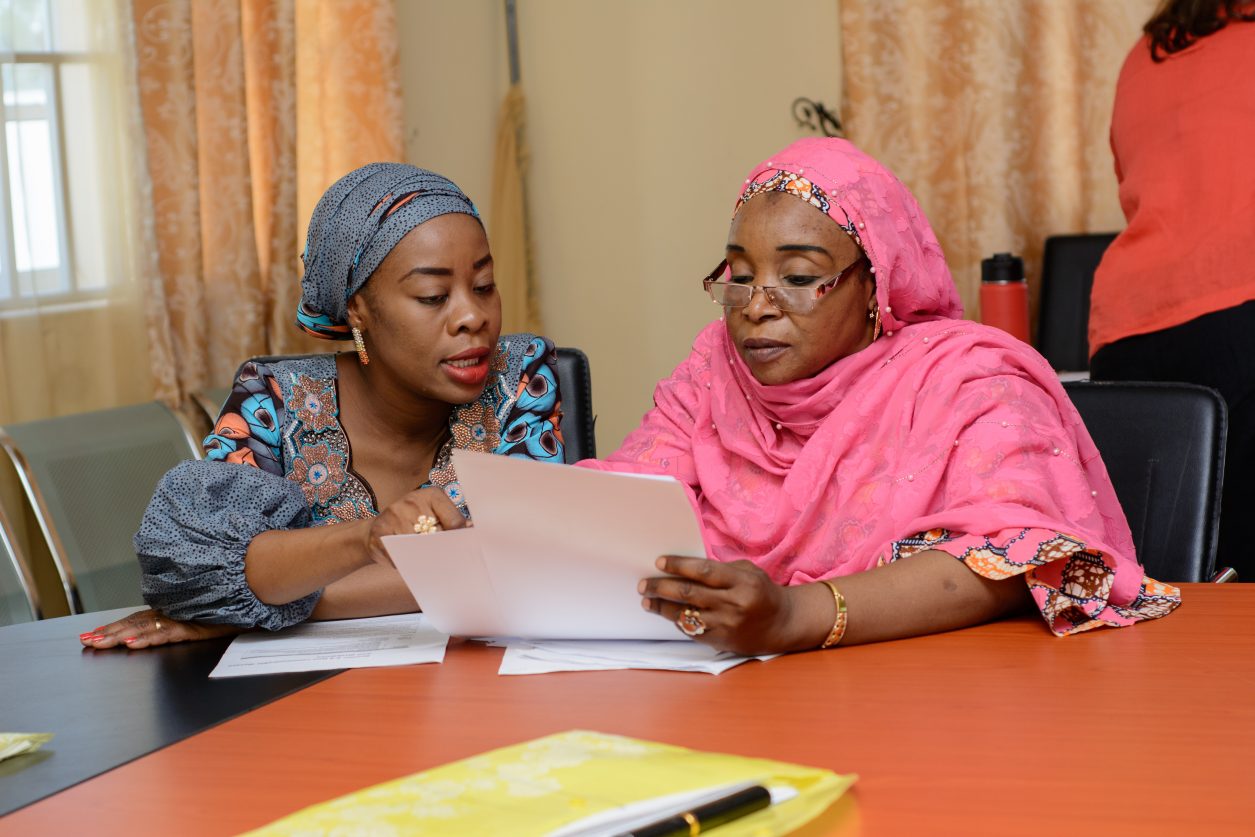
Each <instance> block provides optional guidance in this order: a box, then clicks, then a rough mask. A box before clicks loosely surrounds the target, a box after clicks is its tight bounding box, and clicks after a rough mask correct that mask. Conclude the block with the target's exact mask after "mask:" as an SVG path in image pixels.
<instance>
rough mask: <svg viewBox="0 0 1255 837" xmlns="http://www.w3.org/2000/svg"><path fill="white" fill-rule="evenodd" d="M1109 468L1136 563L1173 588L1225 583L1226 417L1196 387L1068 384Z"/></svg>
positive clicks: (1216, 398) (1209, 392) (1208, 392)
mask: <svg viewBox="0 0 1255 837" xmlns="http://www.w3.org/2000/svg"><path fill="white" fill-rule="evenodd" d="M1063 386H1064V389H1065V390H1067V393H1068V396H1069V397H1071V399H1072V403H1073V404H1075V405H1076V409H1077V411H1078V412H1079V413H1080V414H1081V418H1082V419H1083V420H1084V422H1085V427H1086V428H1087V429H1088V430H1089V434H1090V436H1092V437H1093V439H1094V444H1095V445H1097V446H1098V451H1099V453H1101V454H1102V459H1103V462H1104V463H1106V465H1107V473H1108V474H1109V475H1110V476H1111V482H1112V484H1113V485H1114V486H1115V489H1116V496H1117V497H1119V498H1120V505H1121V506H1122V507H1123V508H1124V513H1125V515H1126V516H1127V517H1128V521H1129V528H1130V529H1132V531H1133V543H1134V545H1135V546H1136V548H1137V556H1138V559H1139V560H1141V562H1142V564H1143V565H1144V566H1145V567H1146V574H1147V575H1149V576H1150V577H1151V578H1155V579H1158V580H1159V581H1167V582H1190V581H1211V580H1217V581H1227V580H1230V577H1231V576H1232V571H1231V570H1230V571H1225V572H1222V573H1220V574H1217V573H1215V565H1216V544H1217V530H1218V528H1219V523H1220V493H1221V487H1222V486H1223V484H1224V451H1225V433H1226V427H1227V422H1228V413H1227V411H1226V408H1225V403H1224V400H1223V399H1222V398H1221V397H1220V394H1219V393H1218V392H1216V391H1215V390H1213V389H1209V388H1207V387H1201V386H1196V385H1194V384H1163V383H1138V382H1115V383H1094V382H1090V381H1077V382H1070V383H1066V384H1064V385H1063Z"/></svg>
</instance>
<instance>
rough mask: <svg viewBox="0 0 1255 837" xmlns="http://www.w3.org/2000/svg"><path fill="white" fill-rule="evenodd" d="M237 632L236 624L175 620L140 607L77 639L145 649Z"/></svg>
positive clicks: (88, 643)
mask: <svg viewBox="0 0 1255 837" xmlns="http://www.w3.org/2000/svg"><path fill="white" fill-rule="evenodd" d="M239 632H240V628H239V627H237V626H235V625H211V624H209V623H207V622H177V621H175V620H174V619H171V618H170V617H168V616H162V615H161V614H160V613H158V612H157V611H155V610H141V611H139V612H138V613H132V614H131V615H130V616H124V617H123V618H121V619H119V620H118V621H116V622H110V623H109V624H108V625H102V626H101V627H99V628H97V629H96V630H94V631H89V632H87V633H85V634H80V635H79V638H78V639H79V642H81V643H83V644H84V645H85V646H87V647H88V648H116V647H117V646H119V645H121V646H123V647H126V648H148V647H149V646H151V645H169V644H170V643H172V642H189V641H191V640H197V639H213V638H214V637H218V636H228V635H230V634H236V633H239Z"/></svg>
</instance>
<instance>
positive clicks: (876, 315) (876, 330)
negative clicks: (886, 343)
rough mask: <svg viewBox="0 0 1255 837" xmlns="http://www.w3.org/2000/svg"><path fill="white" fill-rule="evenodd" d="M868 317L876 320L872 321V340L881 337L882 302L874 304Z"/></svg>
mask: <svg viewBox="0 0 1255 837" xmlns="http://www.w3.org/2000/svg"><path fill="white" fill-rule="evenodd" d="M867 319H869V320H874V322H873V323H872V341H873V342H875V340H876V338H878V337H880V304H879V303H877V304H876V305H875V306H873V308H872V310H870V311H868V312H867Z"/></svg>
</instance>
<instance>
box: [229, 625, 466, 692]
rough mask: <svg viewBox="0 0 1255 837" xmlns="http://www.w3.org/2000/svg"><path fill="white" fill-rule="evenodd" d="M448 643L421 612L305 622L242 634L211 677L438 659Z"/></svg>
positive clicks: (399, 664)
mask: <svg viewBox="0 0 1255 837" xmlns="http://www.w3.org/2000/svg"><path fill="white" fill-rule="evenodd" d="M448 642H449V637H448V636H446V635H445V634H442V633H441V632H440V631H437V630H436V629H435V628H433V627H432V626H431V624H430V623H429V622H428V620H427V617H426V616H424V615H423V614H421V613H404V614H401V615H399V616H376V617H373V618H370V619H342V620H340V621H337V622H304V623H302V624H300V625H295V626H293V627H291V628H285V629H283V630H282V631H275V632H274V633H270V632H262V633H249V634H240V635H239V636H237V637H236V638H235V639H234V640H233V641H232V643H231V644H230V645H229V646H227V650H226V653H224V654H223V655H222V659H221V660H219V661H218V665H217V666H216V667H215V668H214V670H213V671H211V672H210V673H209V676H210V677H211V678H214V677H243V676H247V675H251V674H281V673H284V672H290V671H326V670H328V669H335V668H369V667H372V666H408V665H415V664H417V663H442V662H444V651H445V646H446V645H447V644H448Z"/></svg>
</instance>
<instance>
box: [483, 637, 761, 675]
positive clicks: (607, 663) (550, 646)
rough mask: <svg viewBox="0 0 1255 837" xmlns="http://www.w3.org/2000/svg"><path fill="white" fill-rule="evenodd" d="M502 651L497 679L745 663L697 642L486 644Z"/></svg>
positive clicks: (711, 668) (715, 669) (720, 668)
mask: <svg viewBox="0 0 1255 837" xmlns="http://www.w3.org/2000/svg"><path fill="white" fill-rule="evenodd" d="M491 643H492V644H493V645H504V646H505V649H506V650H505V654H504V656H503V657H502V658H501V667H500V668H499V669H497V673H498V674H547V673H549V672H552V671H607V670H613V669H625V668H637V669H660V670H663V671H697V672H704V673H706V674H720V673H721V672H724V671H727V670H728V669H730V668H732V667H733V666H739V665H740V664H741V663H744V662H747V661H749V660H754V659H758V660H770V659H772V657H771V656H765V657H740V656H737V655H736V654H731V653H729V652H727V651H716V650H715V649H714V648H711V647H710V646H709V645H703V644H701V643H698V642H668V641H633V640H530V641H529V640H521V639H504V640H495V639H494V640H492V641H491Z"/></svg>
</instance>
